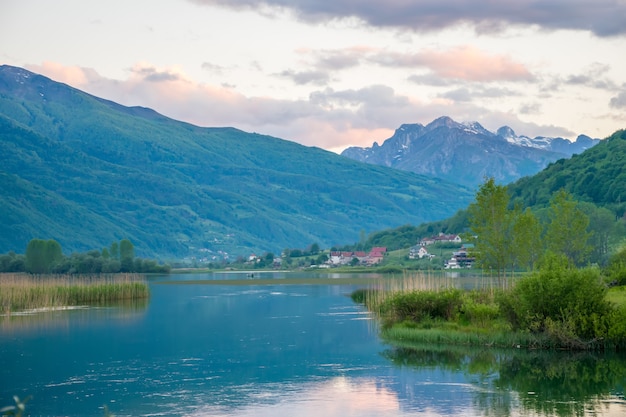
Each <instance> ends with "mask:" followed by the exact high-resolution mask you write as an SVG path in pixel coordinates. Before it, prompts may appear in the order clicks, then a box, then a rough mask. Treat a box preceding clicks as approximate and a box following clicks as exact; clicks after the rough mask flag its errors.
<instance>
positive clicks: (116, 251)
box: [109, 242, 120, 260]
mask: <svg viewBox="0 0 626 417" xmlns="http://www.w3.org/2000/svg"><path fill="white" fill-rule="evenodd" d="M109 252H110V253H111V258H113V259H118V260H119V259H120V245H119V243H117V242H113V243H111V249H110V250H109Z"/></svg>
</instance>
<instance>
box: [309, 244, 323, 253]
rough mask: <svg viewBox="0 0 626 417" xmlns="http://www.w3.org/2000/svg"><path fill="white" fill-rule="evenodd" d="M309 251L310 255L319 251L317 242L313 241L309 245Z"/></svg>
mask: <svg viewBox="0 0 626 417" xmlns="http://www.w3.org/2000/svg"><path fill="white" fill-rule="evenodd" d="M309 252H310V253H311V255H317V254H318V253H319V252H320V245H318V244H317V243H313V244H312V245H311V248H310V249H309Z"/></svg>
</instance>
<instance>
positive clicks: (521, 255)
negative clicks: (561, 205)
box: [513, 208, 543, 271]
mask: <svg viewBox="0 0 626 417" xmlns="http://www.w3.org/2000/svg"><path fill="white" fill-rule="evenodd" d="M542 231H543V226H541V223H540V222H539V220H538V219H537V217H536V216H535V215H534V214H533V212H532V211H531V210H530V208H526V210H524V211H523V212H518V213H517V215H516V216H515V220H514V224H513V247H514V248H515V260H516V263H517V265H518V266H520V267H523V268H526V269H527V270H529V271H532V270H534V269H535V266H536V265H537V262H538V261H539V260H540V258H541V256H542V254H543V244H542V242H541V233H542Z"/></svg>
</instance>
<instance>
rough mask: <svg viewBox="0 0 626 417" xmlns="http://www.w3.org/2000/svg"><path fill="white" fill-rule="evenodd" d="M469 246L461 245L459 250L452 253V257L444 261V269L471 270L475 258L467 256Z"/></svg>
mask: <svg viewBox="0 0 626 417" xmlns="http://www.w3.org/2000/svg"><path fill="white" fill-rule="evenodd" d="M469 246H471V247H473V245H463V246H461V249H459V250H458V251H456V252H453V253H452V257H451V258H450V259H449V260H447V261H446V265H445V268H446V269H458V268H471V267H472V266H473V265H474V261H475V260H476V258H474V257H472V256H469V255H468V252H467V250H468V249H469Z"/></svg>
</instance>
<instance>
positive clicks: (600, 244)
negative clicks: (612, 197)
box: [580, 203, 624, 265]
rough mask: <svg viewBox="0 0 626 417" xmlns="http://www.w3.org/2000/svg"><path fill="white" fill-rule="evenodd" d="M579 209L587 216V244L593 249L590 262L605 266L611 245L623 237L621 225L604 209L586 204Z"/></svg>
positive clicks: (609, 211)
mask: <svg viewBox="0 0 626 417" xmlns="http://www.w3.org/2000/svg"><path fill="white" fill-rule="evenodd" d="M580 208H581V210H583V211H584V212H585V213H586V214H587V215H588V216H589V228H588V230H589V231H590V233H591V237H590V240H589V243H590V245H591V247H592V248H593V249H592V252H591V262H596V263H599V264H601V265H605V264H606V263H607V262H608V260H609V254H610V251H611V250H610V249H611V245H612V244H613V243H615V242H616V241H617V239H619V238H621V237H622V236H623V235H624V230H623V223H622V222H620V221H618V220H616V218H615V214H614V213H613V212H612V211H611V210H609V209H607V208H605V207H596V206H595V205H594V204H591V203H586V204H585V205H584V206H583V205H582V204H581V207H580Z"/></svg>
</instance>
